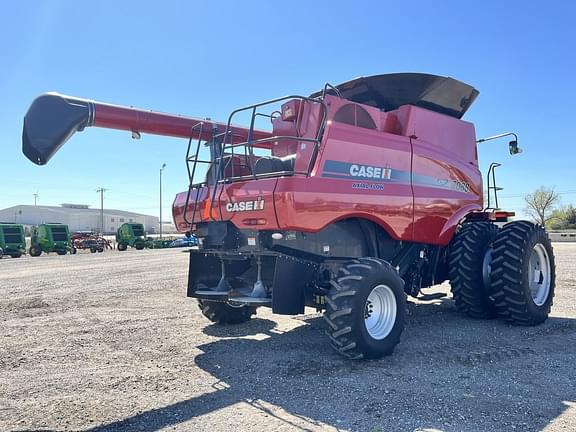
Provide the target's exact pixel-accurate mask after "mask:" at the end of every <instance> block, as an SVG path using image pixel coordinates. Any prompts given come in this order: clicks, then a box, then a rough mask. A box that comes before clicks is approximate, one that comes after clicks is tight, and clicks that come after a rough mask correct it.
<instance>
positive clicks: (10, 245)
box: [0, 223, 26, 258]
mask: <svg viewBox="0 0 576 432" xmlns="http://www.w3.org/2000/svg"><path fill="white" fill-rule="evenodd" d="M0 250H1V251H2V253H3V255H10V256H11V257H12V258H20V257H21V256H22V255H24V254H25V253H26V239H25V237H24V227H23V226H22V225H17V224H10V223H2V224H0ZM0 256H2V254H0Z"/></svg>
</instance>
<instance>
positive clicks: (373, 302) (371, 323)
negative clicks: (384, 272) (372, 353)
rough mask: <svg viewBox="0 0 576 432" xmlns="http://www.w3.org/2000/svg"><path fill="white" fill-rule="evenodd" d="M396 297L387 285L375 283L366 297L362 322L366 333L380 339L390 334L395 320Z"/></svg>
mask: <svg viewBox="0 0 576 432" xmlns="http://www.w3.org/2000/svg"><path fill="white" fill-rule="evenodd" d="M396 312H397V305H396V297H395V296H394V292H393V291H392V289H391V288H390V287H389V286H387V285H377V286H376V287H374V289H372V291H371V292H370V295H368V298H367V299H366V305H365V307H364V324H365V325H366V330H367V331H368V334H369V335H370V336H371V337H372V338H373V339H377V340H382V339H384V338H385V337H386V336H388V335H389V334H390V332H391V331H392V328H393V327H394V323H395V322H396Z"/></svg>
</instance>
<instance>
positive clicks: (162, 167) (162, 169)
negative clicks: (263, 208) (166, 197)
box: [160, 163, 166, 240]
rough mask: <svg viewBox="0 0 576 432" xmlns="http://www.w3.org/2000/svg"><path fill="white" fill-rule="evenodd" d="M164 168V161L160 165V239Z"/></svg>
mask: <svg viewBox="0 0 576 432" xmlns="http://www.w3.org/2000/svg"><path fill="white" fill-rule="evenodd" d="M164 168H166V164H165V163H163V164H162V166H161V167H160V240H162V171H164Z"/></svg>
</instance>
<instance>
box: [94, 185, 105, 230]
mask: <svg viewBox="0 0 576 432" xmlns="http://www.w3.org/2000/svg"><path fill="white" fill-rule="evenodd" d="M107 190H108V189H104V188H103V187H100V188H98V189H96V192H98V193H99V194H100V234H101V235H104V192H106V191H107Z"/></svg>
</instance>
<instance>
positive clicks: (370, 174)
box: [350, 164, 392, 180]
mask: <svg viewBox="0 0 576 432" xmlns="http://www.w3.org/2000/svg"><path fill="white" fill-rule="evenodd" d="M391 173H392V170H391V169H390V168H388V167H387V168H382V167H375V166H369V165H356V164H353V165H350V175H351V176H352V177H363V178H376V179H385V180H390V174H391Z"/></svg>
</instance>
